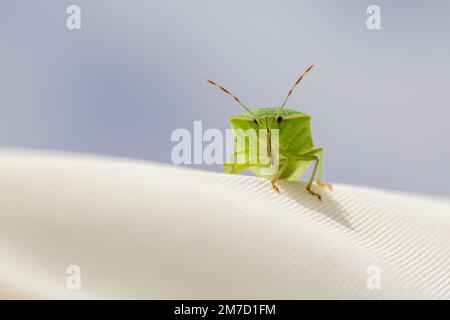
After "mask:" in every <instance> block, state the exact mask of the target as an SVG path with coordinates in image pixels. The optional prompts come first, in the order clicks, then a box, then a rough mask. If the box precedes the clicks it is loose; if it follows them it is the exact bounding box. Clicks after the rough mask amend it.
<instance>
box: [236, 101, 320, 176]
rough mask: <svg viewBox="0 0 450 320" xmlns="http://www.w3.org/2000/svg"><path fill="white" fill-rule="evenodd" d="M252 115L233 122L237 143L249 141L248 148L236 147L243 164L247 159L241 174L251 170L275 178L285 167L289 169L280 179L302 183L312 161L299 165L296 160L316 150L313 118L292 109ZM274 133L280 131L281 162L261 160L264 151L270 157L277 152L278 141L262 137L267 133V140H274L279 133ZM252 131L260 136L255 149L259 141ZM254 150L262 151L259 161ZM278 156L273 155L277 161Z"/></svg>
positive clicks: (253, 111) (279, 149)
mask: <svg viewBox="0 0 450 320" xmlns="http://www.w3.org/2000/svg"><path fill="white" fill-rule="evenodd" d="M252 113H253V114H250V113H243V114H241V115H238V116H236V117H233V118H231V119H230V123H231V128H232V130H233V134H234V137H235V140H236V141H241V142H242V141H245V143H244V144H242V143H238V144H235V155H236V156H237V158H238V159H240V160H241V161H242V159H245V163H243V164H241V165H240V168H241V169H240V170H243V169H247V168H248V169H250V170H251V171H252V172H253V173H254V174H255V175H257V176H263V177H271V176H272V175H273V174H274V172H276V171H277V169H278V168H279V167H280V166H283V167H284V168H285V169H284V170H283V173H282V174H281V176H280V179H288V180H296V179H298V178H299V177H300V176H301V175H302V174H303V173H304V172H305V171H306V169H307V168H308V165H309V163H310V161H298V160H295V159H294V158H295V157H298V156H301V155H302V154H304V153H306V152H308V151H309V150H312V149H313V148H314V143H313V140H312V136H311V127H310V120H311V117H310V116H309V115H307V114H304V113H300V112H298V111H296V110H292V109H283V110H281V112H280V109H279V108H260V109H255V110H252ZM249 129H251V130H249ZM274 130H278V145H277V148H278V151H279V158H278V159H277V160H279V162H276V163H273V162H272V163H271V162H267V161H262V160H263V159H264V160H265V158H266V157H261V155H262V153H264V152H265V151H264V150H268V151H267V153H268V155H270V154H269V153H270V151H272V153H273V152H274V150H272V149H273V144H274V142H275V141H273V139H271V138H267V139H262V137H263V136H261V135H260V134H259V133H263V132H267V136H268V137H272V136H274V133H275V132H276V131H274ZM252 131H253V132H254V134H256V136H257V137H256V139H257V141H258V144H257V146H255V145H254V139H255V138H254V136H252V133H251V132H252ZM268 144H271V145H272V147H269V146H268ZM254 148H257V150H258V157H257V159H256V161H255V158H254V157H252V155H253V153H252V152H250V151H254V150H255V149H254ZM276 156H277V155H273V154H272V157H273V158H275V157H276ZM272 160H273V159H272ZM240 170H239V171H240Z"/></svg>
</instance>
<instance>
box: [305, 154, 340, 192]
mask: <svg viewBox="0 0 450 320" xmlns="http://www.w3.org/2000/svg"><path fill="white" fill-rule="evenodd" d="M316 154H319V174H318V176H317V185H318V186H319V187H321V188H325V187H327V188H328V189H330V190H333V186H332V185H331V184H329V183H324V182H322V171H323V149H322V148H321V147H319V148H314V149H312V150H310V151H308V152H306V153H304V154H303V155H304V156H309V155H316Z"/></svg>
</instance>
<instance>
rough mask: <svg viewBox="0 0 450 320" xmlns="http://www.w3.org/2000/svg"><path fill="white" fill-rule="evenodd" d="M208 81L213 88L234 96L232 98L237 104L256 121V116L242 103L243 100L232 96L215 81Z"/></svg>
mask: <svg viewBox="0 0 450 320" xmlns="http://www.w3.org/2000/svg"><path fill="white" fill-rule="evenodd" d="M206 81H208V82H209V83H211V84H212V85H213V86H215V87H217V88H219V89H220V90H222V91H223V92H225V93H226V94H228V95H230V96H232V97H233V98H234V100H236V102H237V103H239V104H240V105H241V106H242V107H243V108H244V109H245V110H247V111H248V113H250V114H251V115H252V116H254V117H255V119H256V116H255V114H254V113H253V112H251V111H250V109H249V108H247V107H246V106H245V105H244V104H243V103H242V102H241V100H239V98H238V97H236V96H235V95H234V94H232V93H231V92H230V91H228V90H227V89H225V88H224V87H222V86H221V85H219V84H217V83H215V82H214V81H211V80H209V79H206Z"/></svg>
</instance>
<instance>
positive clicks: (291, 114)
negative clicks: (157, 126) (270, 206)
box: [207, 65, 332, 200]
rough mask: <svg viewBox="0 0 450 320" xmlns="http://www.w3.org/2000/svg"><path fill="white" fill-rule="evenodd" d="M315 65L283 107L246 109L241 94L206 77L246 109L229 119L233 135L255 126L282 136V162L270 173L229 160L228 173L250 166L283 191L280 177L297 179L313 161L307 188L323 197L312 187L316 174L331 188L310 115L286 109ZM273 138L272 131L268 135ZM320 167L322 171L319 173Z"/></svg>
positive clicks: (247, 164)
mask: <svg viewBox="0 0 450 320" xmlns="http://www.w3.org/2000/svg"><path fill="white" fill-rule="evenodd" d="M313 67H314V65H311V66H310V67H309V68H307V69H306V70H305V72H304V73H303V74H302V75H301V76H300V78H298V80H297V81H296V82H295V84H294V86H293V87H292V88H291V90H290V91H289V93H288V95H287V96H286V98H285V100H284V102H283V104H282V105H281V107H273V108H257V109H252V110H250V109H249V108H247V107H246V106H245V105H244V104H243V103H242V102H241V101H240V100H239V98H238V97H236V96H235V95H233V94H232V93H231V92H230V91H228V90H227V89H225V88H224V87H222V86H220V85H219V84H217V83H215V82H213V81H211V80H207V81H208V82H209V83H210V84H212V85H213V86H216V87H217V88H219V89H221V90H222V91H223V92H225V93H226V94H228V95H230V96H231V97H233V98H234V100H235V101H236V102H237V103H239V104H240V105H241V106H242V107H243V108H244V109H245V110H246V111H247V112H245V113H242V114H240V115H237V116H235V117H232V118H230V123H231V128H232V130H233V135H234V137H235V138H236V136H237V132H238V129H241V131H242V130H248V129H254V130H257V131H259V130H260V129H263V130H267V131H268V133H270V132H271V130H273V129H278V138H279V148H278V153H279V162H278V163H277V167H276V169H275V170H274V171H273V172H272V173H271V175H270V176H264V174H262V170H261V167H262V166H263V165H262V164H260V163H258V162H256V163H250V162H246V163H243V164H235V163H230V162H227V163H225V164H224V169H225V171H226V172H227V173H233V174H236V173H239V172H241V171H243V170H246V169H250V171H252V172H253V173H254V174H255V175H257V176H263V177H265V178H269V179H270V181H271V184H272V188H273V189H274V190H275V191H277V192H280V189H279V187H278V186H277V184H276V182H277V181H278V180H284V179H286V180H297V179H298V178H300V177H301V176H302V175H303V174H304V172H305V171H306V170H307V168H308V166H309V165H310V163H311V162H314V168H313V170H312V174H311V177H310V178H309V181H308V184H307V185H306V190H307V191H308V192H309V193H310V194H311V195H313V196H315V197H317V198H318V199H319V200H321V199H322V196H321V195H320V194H319V193H317V192H314V191H313V190H312V189H311V187H312V184H313V182H314V178H315V177H316V174H317V180H316V183H317V185H318V186H319V187H328V188H329V189H332V186H331V184H328V183H324V182H322V162H323V149H322V148H321V147H316V146H314V143H313V139H312V134H311V126H310V120H311V117H310V116H309V115H307V114H305V113H301V112H299V111H296V110H293V109H287V108H285V106H286V102H287V101H288V99H289V97H290V95H291V94H292V91H294V89H295V87H297V85H298V84H299V83H300V81H301V80H302V79H303V78H304V77H305V76H306V74H308V73H309V71H311V69H312V68H313ZM268 136H269V137H270V134H269V135H268ZM270 148H271V146H270V139H267V150H268V152H269V153H270V152H271V150H270ZM247 151H248V150H236V147H235V151H234V154H233V157H235V156H236V155H238V154H239V153H245V152H247ZM317 170H318V171H319V172H318V173H317Z"/></svg>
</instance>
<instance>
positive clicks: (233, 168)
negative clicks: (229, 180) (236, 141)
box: [223, 149, 253, 174]
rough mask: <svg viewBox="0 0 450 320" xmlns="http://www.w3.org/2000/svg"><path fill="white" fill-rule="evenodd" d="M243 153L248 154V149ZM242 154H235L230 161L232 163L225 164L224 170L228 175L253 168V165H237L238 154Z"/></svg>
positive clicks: (236, 152)
mask: <svg viewBox="0 0 450 320" xmlns="http://www.w3.org/2000/svg"><path fill="white" fill-rule="evenodd" d="M241 152H247V149H246V150H244V151H241ZM241 152H239V151H235V152H233V155H232V156H231V159H230V160H229V161H230V162H225V163H224V164H223V169H224V170H225V172H226V173H231V174H236V173H239V172H241V171H244V170H246V169H248V168H250V167H251V166H253V164H251V163H236V161H235V157H236V156H237V155H238V153H241Z"/></svg>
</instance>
